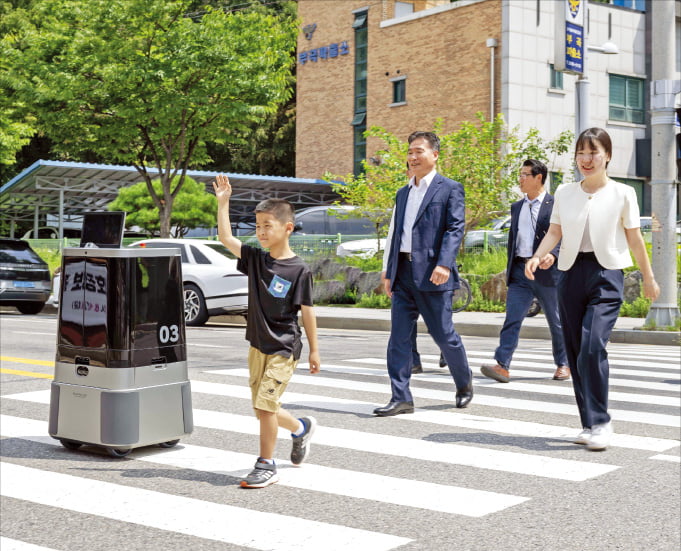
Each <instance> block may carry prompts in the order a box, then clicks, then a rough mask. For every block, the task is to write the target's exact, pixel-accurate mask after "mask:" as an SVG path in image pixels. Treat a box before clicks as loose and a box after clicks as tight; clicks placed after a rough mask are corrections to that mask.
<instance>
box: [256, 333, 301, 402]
mask: <svg viewBox="0 0 681 551" xmlns="http://www.w3.org/2000/svg"><path fill="white" fill-rule="evenodd" d="M297 364H298V361H297V360H294V359H293V357H290V358H285V357H284V356H279V355H278V354H263V353H262V352H261V351H260V350H258V349H257V348H254V347H253V346H251V347H250V348H249V350H248V371H249V373H250V376H249V379H248V384H249V386H250V387H251V400H252V401H253V407H254V408H255V409H256V410H258V409H261V410H263V411H270V412H272V413H277V412H278V411H279V408H280V407H281V401H280V399H281V395H282V394H283V393H284V390H286V386H287V385H288V382H289V381H290V380H291V377H292V376H293V371H294V370H295V369H296V365H297Z"/></svg>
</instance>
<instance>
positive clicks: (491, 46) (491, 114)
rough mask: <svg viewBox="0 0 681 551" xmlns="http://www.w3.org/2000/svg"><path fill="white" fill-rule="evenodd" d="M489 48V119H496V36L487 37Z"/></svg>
mask: <svg viewBox="0 0 681 551" xmlns="http://www.w3.org/2000/svg"><path fill="white" fill-rule="evenodd" d="M487 47H488V48H489V55H490V58H489V120H490V121H493V120H494V49H495V48H496V47H497V39H496V38H488V39H487Z"/></svg>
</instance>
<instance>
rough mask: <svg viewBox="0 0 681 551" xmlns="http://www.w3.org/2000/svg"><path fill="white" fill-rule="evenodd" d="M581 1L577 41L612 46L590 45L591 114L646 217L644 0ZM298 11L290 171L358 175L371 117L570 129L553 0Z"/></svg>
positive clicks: (390, 1) (571, 88)
mask: <svg viewBox="0 0 681 551" xmlns="http://www.w3.org/2000/svg"><path fill="white" fill-rule="evenodd" d="M582 1H583V0H582ZM661 1H671V0H661ZM674 1H675V4H680V5H681V2H678V1H677V0H674ZM588 6H589V10H588V18H587V31H586V34H587V40H588V43H589V44H590V45H594V46H598V45H601V44H603V43H604V42H608V41H609V42H614V43H615V44H616V45H617V46H618V48H619V54H618V55H600V54H598V53H591V54H589V63H588V76H589V80H590V82H591V92H590V120H589V122H590V124H591V125H592V126H601V127H603V128H606V129H607V130H608V132H609V133H610V135H611V137H612V139H613V147H614V151H613V161H612V163H611V164H610V169H609V172H610V175H611V176H612V177H615V178H616V179H619V180H623V181H626V182H627V183H629V184H630V185H632V186H634V187H636V189H637V192H638V194H639V202H640V207H641V210H642V212H643V213H645V214H648V213H649V211H650V204H649V203H650V189H649V187H650V186H649V185H646V184H647V180H648V178H649V168H648V167H647V166H646V157H647V158H648V159H649V156H650V150H649V147H650V146H649V141H648V142H646V140H648V139H649V138H650V121H649V117H650V115H649V97H648V96H649V94H648V88H649V82H650V73H651V59H650V29H651V21H650V19H651V17H650V1H649V0H604V1H601V2H597V1H596V0H591V2H589V4H588ZM298 11H299V16H300V19H301V33H300V35H299V38H298V59H297V131H296V132H297V134H296V176H297V177H300V178H318V177H320V176H321V175H322V174H323V173H324V172H325V171H327V170H328V171H331V172H332V173H336V174H347V173H350V172H357V171H358V170H359V169H360V166H361V165H360V163H361V161H362V159H365V158H369V157H371V156H372V153H373V152H374V151H376V149H378V147H380V145H379V144H378V143H372V141H371V140H369V142H368V143H365V142H364V139H363V138H362V132H363V131H364V130H365V129H366V128H368V127H370V126H372V125H378V126H382V127H385V128H386V129H387V130H388V131H390V132H393V133H394V134H396V135H397V136H398V137H399V138H401V139H406V137H407V136H408V134H409V133H410V132H411V131H413V130H415V129H420V130H430V129H432V126H433V122H434V121H435V120H436V119H438V118H442V119H443V121H444V131H445V132H450V131H453V130H456V129H457V127H458V125H459V123H460V121H463V120H474V118H475V114H476V113H477V112H482V113H483V114H484V115H485V117H486V118H488V119H489V117H490V115H491V114H497V113H502V114H503V116H504V119H505V120H506V122H507V123H508V125H509V126H510V127H518V128H519V130H520V132H521V133H525V132H527V130H529V129H530V128H532V127H534V128H537V129H539V131H540V134H541V135H542V137H543V138H545V139H547V140H548V139H553V138H555V137H556V136H557V135H558V134H559V133H560V132H561V131H563V130H566V129H567V130H573V131H574V130H575V81H576V79H577V77H576V76H574V75H571V74H565V73H560V72H556V71H555V70H554V66H553V64H554V44H555V41H556V35H557V33H556V26H555V12H556V2H555V1H554V0H457V1H454V2H450V1H449V0H414V1H410V2H409V1H403V2H400V1H395V0H370V1H367V0H323V1H320V0H298ZM679 12H681V10H679V9H678V7H677V17H676V40H677V44H678V43H679V42H681V31H680V29H681V23H680V21H681V19H680V17H681V13H679ZM680 67H681V60H680V59H679V58H678V56H677V67H676V71H677V74H681V71H680ZM676 78H679V77H678V76H677V77H676ZM646 144H647V145H646ZM646 147H647V148H648V149H647V150H646ZM570 163H571V155H566V156H565V157H564V158H558V159H555V160H553V162H552V166H551V167H550V169H551V170H553V171H566V172H567V171H570Z"/></svg>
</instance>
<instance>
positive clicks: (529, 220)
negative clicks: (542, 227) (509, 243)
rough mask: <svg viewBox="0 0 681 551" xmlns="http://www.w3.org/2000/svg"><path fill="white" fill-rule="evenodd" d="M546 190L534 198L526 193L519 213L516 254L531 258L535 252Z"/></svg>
mask: <svg viewBox="0 0 681 551" xmlns="http://www.w3.org/2000/svg"><path fill="white" fill-rule="evenodd" d="M545 196H546V191H542V192H541V193H540V194H539V195H538V196H537V197H535V198H534V199H529V198H528V197H527V195H525V201H523V206H522V207H520V213H519V214H518V237H517V239H516V242H515V255H516V256H522V257H523V258H530V257H531V256H532V255H533V254H534V234H535V230H536V227H537V217H538V216H539V209H541V204H542V203H543V202H544V197H545Z"/></svg>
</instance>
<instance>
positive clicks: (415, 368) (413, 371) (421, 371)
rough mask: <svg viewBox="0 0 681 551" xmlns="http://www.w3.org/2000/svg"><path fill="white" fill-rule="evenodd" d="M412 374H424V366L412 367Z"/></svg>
mask: <svg viewBox="0 0 681 551" xmlns="http://www.w3.org/2000/svg"><path fill="white" fill-rule="evenodd" d="M411 372H412V373H423V366H421V365H412V366H411Z"/></svg>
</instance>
